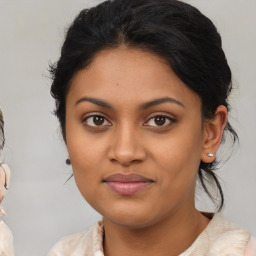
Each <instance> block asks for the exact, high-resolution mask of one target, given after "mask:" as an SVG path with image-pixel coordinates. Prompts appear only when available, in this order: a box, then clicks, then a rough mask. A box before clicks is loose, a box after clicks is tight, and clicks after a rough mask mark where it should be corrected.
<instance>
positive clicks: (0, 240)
mask: <svg viewBox="0 0 256 256" xmlns="http://www.w3.org/2000/svg"><path fill="white" fill-rule="evenodd" d="M0 256H14V249H13V237H12V232H11V230H10V229H9V227H8V226H7V225H6V224H5V223H4V222H3V221H0Z"/></svg>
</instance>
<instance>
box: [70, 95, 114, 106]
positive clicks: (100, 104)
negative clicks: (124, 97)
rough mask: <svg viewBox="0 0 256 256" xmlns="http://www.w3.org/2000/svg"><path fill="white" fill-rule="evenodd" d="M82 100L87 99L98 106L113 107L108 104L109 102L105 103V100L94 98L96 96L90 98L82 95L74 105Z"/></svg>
mask: <svg viewBox="0 0 256 256" xmlns="http://www.w3.org/2000/svg"><path fill="white" fill-rule="evenodd" d="M84 101H88V102H91V103H93V104H95V105H98V106H100V107H103V108H109V109H113V107H112V105H110V104H109V103H107V102H106V101H103V100H100V99H96V98H90V97H83V98H81V99H79V100H78V101H77V102H76V104H75V105H78V104H79V103H81V102H84Z"/></svg>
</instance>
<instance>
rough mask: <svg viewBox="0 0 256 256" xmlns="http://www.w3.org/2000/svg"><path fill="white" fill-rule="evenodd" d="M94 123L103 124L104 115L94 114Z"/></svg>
mask: <svg viewBox="0 0 256 256" xmlns="http://www.w3.org/2000/svg"><path fill="white" fill-rule="evenodd" d="M93 123H94V124H95V125H103V124H104V117H102V116H94V117H93Z"/></svg>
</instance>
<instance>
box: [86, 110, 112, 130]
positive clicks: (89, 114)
mask: <svg viewBox="0 0 256 256" xmlns="http://www.w3.org/2000/svg"><path fill="white" fill-rule="evenodd" d="M95 116H100V117H103V118H104V119H105V121H107V122H108V123H109V125H102V126H91V125H87V126H88V127H98V128H100V127H105V126H111V125H112V123H111V122H110V121H109V118H108V117H107V116H106V115H105V114H103V113H101V112H90V113H87V114H85V115H83V116H82V119H81V121H82V122H83V123H84V122H85V121H86V120H87V119H89V118H90V117H95Z"/></svg>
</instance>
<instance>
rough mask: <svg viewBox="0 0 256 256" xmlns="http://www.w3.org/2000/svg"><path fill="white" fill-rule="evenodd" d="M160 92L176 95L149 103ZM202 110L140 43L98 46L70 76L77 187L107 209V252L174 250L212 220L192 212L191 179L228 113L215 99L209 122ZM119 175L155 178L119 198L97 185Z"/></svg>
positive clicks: (70, 140) (70, 142)
mask: <svg viewBox="0 0 256 256" xmlns="http://www.w3.org/2000/svg"><path fill="white" fill-rule="evenodd" d="M166 97H168V98H169V99H172V100H171V101H165V102H161V103H159V102H158V104H148V103H149V102H151V103H152V102H154V101H155V100H156V99H163V98H165V99H166ZM88 98H89V100H88ZM91 99H97V100H100V101H101V102H104V104H105V105H104V104H102V103H101V104H100V105H101V106H99V102H95V100H91ZM177 102H178V103H177ZM155 103H156V102H155ZM110 106H111V107H110ZM142 106H144V107H142ZM201 107H202V106H201V100H200V98H199V96H198V95H197V94H196V93H194V92H193V91H192V90H191V89H190V88H188V87H187V86H186V85H185V84H184V83H183V82H182V81H181V80H180V79H179V78H178V77H177V76H176V74H175V73H174V72H173V71H172V69H171V68H170V66H169V65H168V63H166V62H165V60H163V59H162V58H161V57H159V56H157V55H155V54H152V53H150V52H146V51H142V50H139V49H132V48H127V47H126V46H120V47H118V48H116V49H108V50H103V51H100V52H99V53H98V54H97V55H96V56H95V58H94V59H93V61H92V63H91V64H90V65H89V66H88V67H87V68H85V69H83V70H81V71H79V72H78V73H77V74H75V76H74V77H73V80H72V85H71V88H70V90H69V92H68V94H67V99H66V144H67V149H68V152H69V156H70V160H71V163H72V167H73V171H74V177H75V180H76V183H77V186H78V188H79V190H80V192H81V194H82V195H83V197H84V198H85V199H86V200H87V201H88V202H89V204H91V206H92V207H93V208H94V209H95V210H96V211H98V212H99V213H100V214H101V215H102V216H103V223H104V230H105V240H104V253H105V255H109V256H110V255H111V256H117V255H123V256H126V255H133V256H134V255H135V256H136V255H142V254H146V255H160V256H161V255H178V254H180V253H181V252H183V251H184V250H185V249H187V248H188V247H189V246H190V245H191V244H192V243H193V241H194V240H195V239H196V237H197V236H198V235H199V234H200V233H201V232H202V230H203V229H204V228H205V227H206V225H207V224H208V222H209V219H207V218H206V217H205V216H204V215H202V214H201V213H200V212H199V211H197V210H196V209H195V203H194V193H195V184H196V177H197V172H198V167H199V164H200V161H201V160H203V161H205V162H211V161H213V160H214V157H208V156H207V155H206V153H208V152H211V153H214V155H215V153H216V151H217V149H218V146H219V144H220V141H221V137H222V132H223V129H224V127H225V124H226V119H227V111H226V108H225V107H223V106H219V107H218V109H217V110H216V114H215V117H214V118H213V119H212V120H207V121H206V120H202V114H201ZM95 115H98V116H103V117H104V119H103V123H102V124H100V125H97V124H98V123H96V124H95V122H94V119H93V116H95ZM157 116H164V118H163V119H162V120H163V122H164V124H163V125H159V123H158V122H157V120H156V117H157ZM116 173H122V174H130V173H134V174H139V175H142V176H144V177H146V178H148V179H150V180H152V184H151V185H150V186H148V187H147V188H145V189H144V190H142V191H140V192H138V193H135V194H132V195H128V196H127V195H126V196H124V195H120V194H118V193H116V192H115V191H113V190H111V189H110V188H109V187H108V186H107V185H106V184H105V183H104V182H103V181H104V179H106V177H108V176H109V175H112V174H116ZM131 245H132V246H131Z"/></svg>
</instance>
